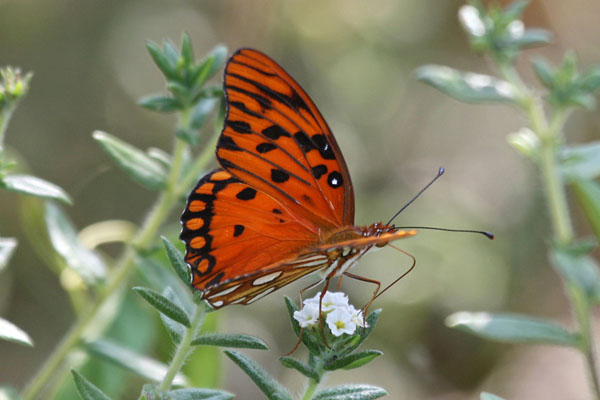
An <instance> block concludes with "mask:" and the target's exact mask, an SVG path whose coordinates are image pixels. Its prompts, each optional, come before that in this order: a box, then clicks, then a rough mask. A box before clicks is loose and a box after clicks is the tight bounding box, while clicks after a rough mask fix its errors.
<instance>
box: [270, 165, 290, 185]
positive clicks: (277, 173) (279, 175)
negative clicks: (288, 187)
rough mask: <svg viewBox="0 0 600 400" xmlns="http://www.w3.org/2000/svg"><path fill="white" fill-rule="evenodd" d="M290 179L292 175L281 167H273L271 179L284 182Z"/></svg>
mask: <svg viewBox="0 0 600 400" xmlns="http://www.w3.org/2000/svg"><path fill="white" fill-rule="evenodd" d="M288 179H290V175H289V174H288V173H287V172H284V171H282V170H280V169H275V168H273V169H271V180H272V181H273V182H276V183H283V182H285V181H287V180H288Z"/></svg>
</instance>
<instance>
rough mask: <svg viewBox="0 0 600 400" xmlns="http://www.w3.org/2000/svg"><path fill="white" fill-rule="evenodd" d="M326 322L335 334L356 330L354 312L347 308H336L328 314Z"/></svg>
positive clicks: (339, 334) (350, 332)
mask: <svg viewBox="0 0 600 400" xmlns="http://www.w3.org/2000/svg"><path fill="white" fill-rule="evenodd" d="M326 322H327V326H328V327H329V329H330V330H331V333H332V334H333V335H334V336H341V335H342V334H344V333H347V334H349V335H350V334H352V333H354V331H355V330H356V323H354V321H352V314H350V312H349V311H348V309H347V308H336V309H335V310H333V311H332V312H330V313H329V314H328V315H327V319H326Z"/></svg>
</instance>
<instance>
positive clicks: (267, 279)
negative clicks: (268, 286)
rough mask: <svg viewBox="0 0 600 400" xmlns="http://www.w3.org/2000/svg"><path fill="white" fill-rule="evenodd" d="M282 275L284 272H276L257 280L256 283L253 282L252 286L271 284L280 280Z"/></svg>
mask: <svg viewBox="0 0 600 400" xmlns="http://www.w3.org/2000/svg"><path fill="white" fill-rule="evenodd" d="M282 273H283V271H276V272H273V273H270V274H267V275H264V276H261V277H260V278H256V279H255V280H254V282H252V285H254V286H260V285H264V284H265V283H269V282H271V281H274V280H275V279H277V278H279V277H280V276H281V274H282Z"/></svg>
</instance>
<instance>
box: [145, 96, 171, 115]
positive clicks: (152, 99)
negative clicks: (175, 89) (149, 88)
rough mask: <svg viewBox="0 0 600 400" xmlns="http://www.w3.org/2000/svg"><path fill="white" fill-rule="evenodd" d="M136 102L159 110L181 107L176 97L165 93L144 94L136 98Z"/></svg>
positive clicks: (167, 110)
mask: <svg viewBox="0 0 600 400" xmlns="http://www.w3.org/2000/svg"><path fill="white" fill-rule="evenodd" d="M138 104H139V105H140V106H142V107H144V108H147V109H148V110H152V111H160V112H172V111H177V110H180V109H181V103H179V101H177V99H175V98H173V97H169V96H165V95H151V96H145V97H142V98H141V99H139V100H138Z"/></svg>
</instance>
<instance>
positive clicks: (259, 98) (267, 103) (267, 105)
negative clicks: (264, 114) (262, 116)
mask: <svg viewBox="0 0 600 400" xmlns="http://www.w3.org/2000/svg"><path fill="white" fill-rule="evenodd" d="M225 87H226V88H227V89H228V90H233V91H235V92H238V93H242V94H245V95H246V96H248V97H250V98H252V99H254V100H256V101H257V102H258V104H260V105H261V107H263V108H265V109H271V108H273V105H272V103H271V100H269V99H267V98H266V97H264V96H261V95H260V94H257V93H254V92H250V91H248V90H245V89H242V88H240V87H237V86H233V85H227V86H225Z"/></svg>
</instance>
